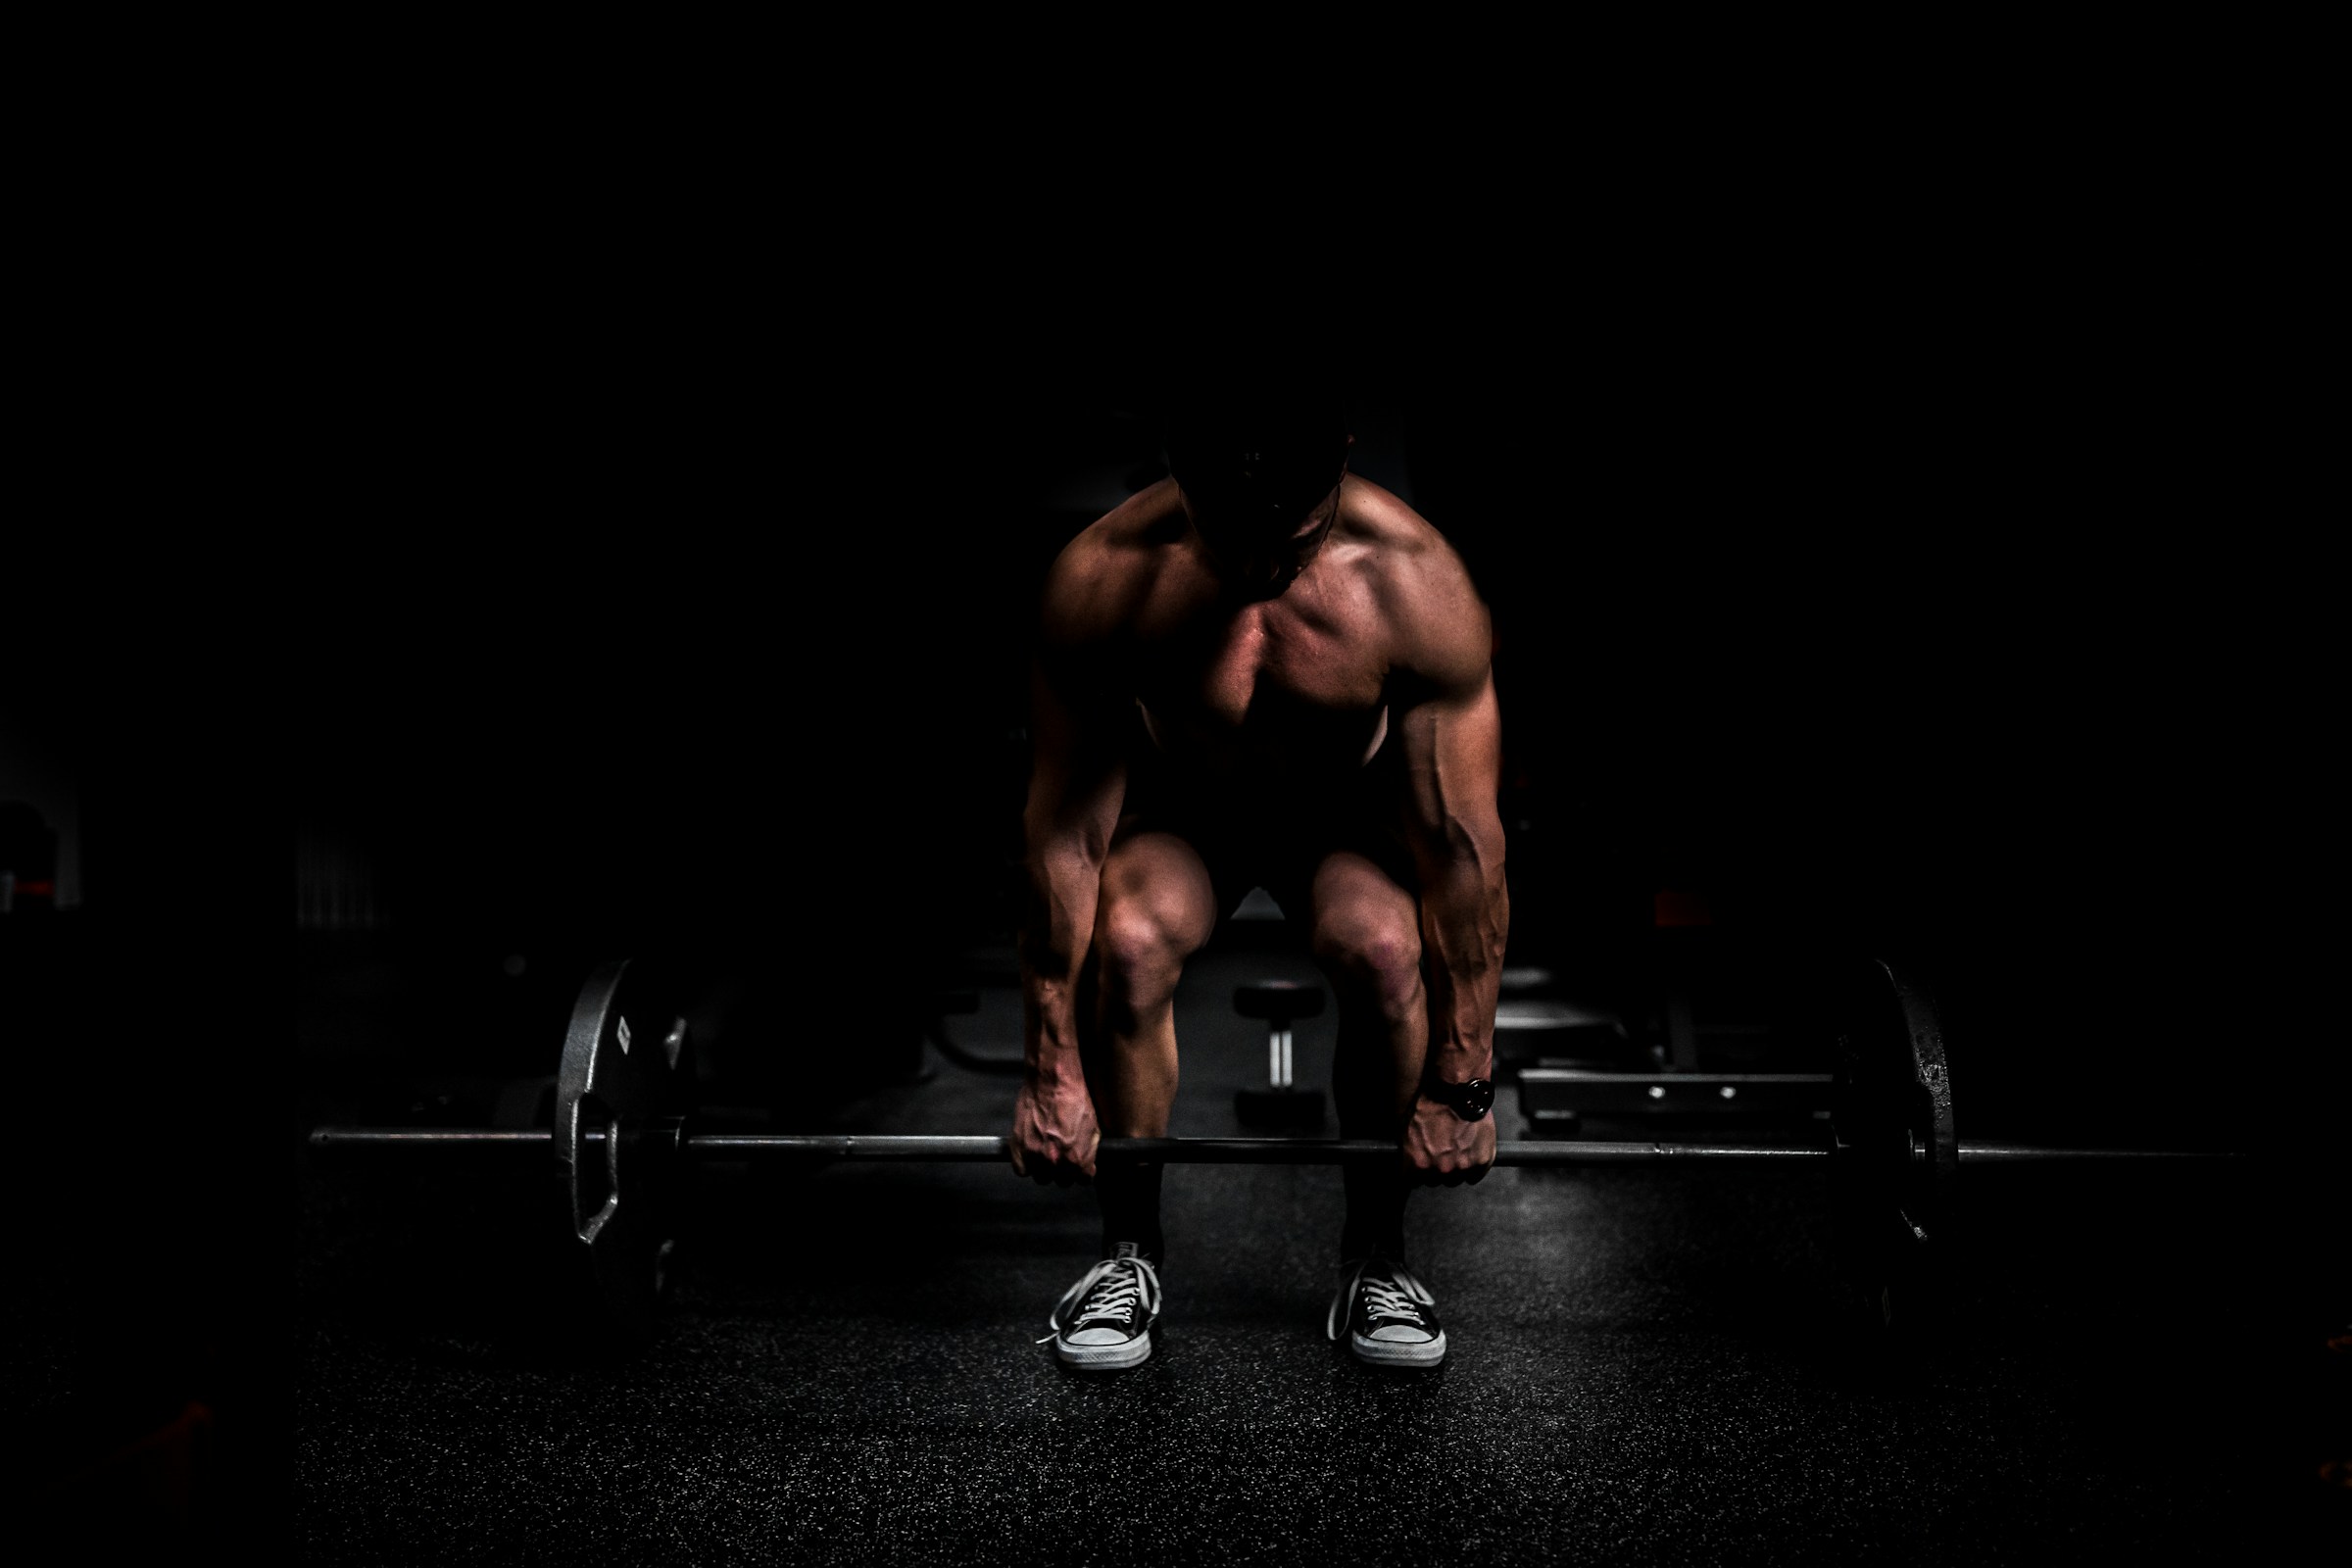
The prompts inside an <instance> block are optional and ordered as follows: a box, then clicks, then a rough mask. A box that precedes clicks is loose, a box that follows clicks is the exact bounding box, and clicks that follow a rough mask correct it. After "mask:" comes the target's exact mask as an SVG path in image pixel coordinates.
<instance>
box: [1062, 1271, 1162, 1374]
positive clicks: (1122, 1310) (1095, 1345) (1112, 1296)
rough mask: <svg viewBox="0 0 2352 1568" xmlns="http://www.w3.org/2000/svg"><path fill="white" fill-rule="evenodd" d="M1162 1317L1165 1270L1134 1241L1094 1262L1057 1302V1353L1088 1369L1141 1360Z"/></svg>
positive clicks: (1107, 1368) (1148, 1353)
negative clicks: (1161, 1286)
mask: <svg viewBox="0 0 2352 1568" xmlns="http://www.w3.org/2000/svg"><path fill="white" fill-rule="evenodd" d="M1158 1321H1159V1274H1158V1272H1157V1271H1156V1270H1155V1269H1153V1268H1152V1264H1151V1262H1150V1260H1149V1259H1147V1258H1145V1257H1143V1256H1142V1255H1141V1254H1140V1253H1139V1252H1138V1251H1137V1250H1136V1246H1135V1244H1134V1243H1133V1242H1121V1243H1120V1244H1119V1246H1118V1250H1117V1251H1116V1252H1114V1253H1112V1254H1111V1255H1110V1256H1109V1257H1106V1258H1104V1259H1103V1261H1102V1262H1100V1263H1097V1264H1096V1265H1095V1266H1094V1267H1093V1268H1090V1269H1088V1270H1087V1271H1086V1273H1085V1274H1084V1275H1083V1276H1082V1277H1081V1278H1080V1279H1079V1281H1078V1283H1077V1284H1075V1285H1073V1286H1071V1287H1070V1288H1069V1289H1068V1290H1067V1291H1065V1292H1063V1293H1062V1297H1061V1299H1060V1300H1058V1301H1056V1302H1054V1314H1053V1316H1051V1317H1049V1318H1047V1319H1046V1326H1047V1327H1048V1328H1050V1329H1052V1330H1053V1331H1054V1334H1053V1339H1054V1354H1055V1355H1058V1356H1060V1357H1061V1359H1062V1361H1063V1362H1064V1363H1065V1364H1067V1365H1070V1366H1074V1367H1081V1368H1084V1369H1085V1370H1087V1371H1090V1372H1093V1371H1114V1370H1116V1369H1118V1368H1120V1367H1129V1366H1139V1365H1141V1364H1142V1363H1143V1362H1144V1361H1145V1360H1146V1359H1148V1358H1149V1357H1150V1356H1151V1354H1152V1324H1154V1323H1156V1322H1158Z"/></svg>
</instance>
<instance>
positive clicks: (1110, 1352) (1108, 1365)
mask: <svg viewBox="0 0 2352 1568" xmlns="http://www.w3.org/2000/svg"><path fill="white" fill-rule="evenodd" d="M1054 1354H1055V1355H1058V1356H1060V1357H1061V1362H1062V1365H1064V1366H1074V1367H1077V1368H1078V1369H1079V1370H1081V1371H1084V1372H1116V1371H1118V1370H1120V1369H1121V1368H1123V1367H1131V1366H1141V1365H1143V1364H1144V1363H1145V1362H1146V1361H1149V1360H1151V1359H1152V1336H1151V1335H1150V1334H1149V1333H1144V1334H1139V1335H1137V1336H1136V1337H1135V1338H1134V1339H1132V1340H1129V1341H1128V1342H1127V1343H1126V1344H1125V1345H1064V1344H1062V1343H1061V1341H1059V1340H1055V1341H1054Z"/></svg>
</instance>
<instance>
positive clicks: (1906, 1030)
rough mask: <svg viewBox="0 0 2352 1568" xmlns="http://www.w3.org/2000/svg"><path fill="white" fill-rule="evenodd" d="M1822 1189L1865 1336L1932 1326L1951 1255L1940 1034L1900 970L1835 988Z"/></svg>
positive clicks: (1874, 967) (1862, 975)
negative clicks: (1833, 1072) (1829, 1153)
mask: <svg viewBox="0 0 2352 1568" xmlns="http://www.w3.org/2000/svg"><path fill="white" fill-rule="evenodd" d="M1835 1034H1836V1038H1837V1043H1838V1082H1837V1087H1836V1090H1835V1098H1834V1101H1833V1109H1832V1111H1831V1128H1832V1145H1833V1153H1834V1156H1835V1157H1834V1158H1833V1159H1832V1161H1831V1185H1832V1192H1833V1197H1834V1201H1835V1203H1836V1211H1837V1236H1838V1252H1839V1257H1840V1262H1841V1265H1842V1268H1843V1271H1844V1273H1845V1276H1846V1279H1847V1283H1848V1285H1849V1286H1850V1288H1851V1290H1852V1292H1853V1296H1854V1299H1855V1303H1856V1311H1857V1315H1858V1317H1859V1319H1860V1321H1861V1323H1862V1325H1863V1326H1864V1328H1865V1329H1866V1331H1867V1332H1870V1333H1872V1334H1874V1335H1875V1334H1882V1333H1886V1332H1906V1333H1907V1332H1910V1331H1913V1330H1916V1329H1917V1328H1919V1327H1921V1326H1923V1325H1924V1324H1926V1323H1927V1322H1928V1321H1930V1320H1931V1319H1932V1317H1933V1311H1934V1307H1935V1305H1936V1299H1937V1298H1938V1282H1939V1279H1940V1275H1941V1271H1942V1269H1943V1267H1944V1264H1945V1260H1946V1258H1947V1256H1948V1254H1949V1252H1950V1250H1951V1242H1952V1238H1951V1227H1952V1223H1953V1218H1954V1214H1955V1208H1956V1205H1955V1201H1954V1199H1955V1191H1954V1190H1955V1187H1956V1185H1957V1183H1958V1180H1959V1174H1960V1145H1959V1140H1958V1138H1957V1136H1956V1134H1955V1133H1954V1131H1953V1124H1952V1089H1951V1077H1950V1074H1949V1071H1948V1070H1947V1067H1946V1065H1945V1060H1944V1043H1943V1026H1942V1023H1941V1020H1940V1019H1939V1018H1938V1017H1937V1014H1936V1003H1935V999H1934V997H1933V995H1932V994H1931V993H1930V991H1929V989H1928V987H1927V985H1926V984H1925V983H1924V982H1923V981H1922V980H1921V978H1920V977H1919V975H1918V974H1917V973H1916V971H1914V970H1913V969H1912V968H1911V967H1909V966H1908V965H1906V964H1903V963H1898V962H1887V961H1882V960H1871V961H1867V962H1863V963H1859V964H1857V965H1855V966H1854V967H1853V968H1852V969H1851V970H1849V971H1848V972H1847V973H1846V974H1844V975H1842V976H1840V977H1839V981H1838V987H1837V994H1836V1017H1835Z"/></svg>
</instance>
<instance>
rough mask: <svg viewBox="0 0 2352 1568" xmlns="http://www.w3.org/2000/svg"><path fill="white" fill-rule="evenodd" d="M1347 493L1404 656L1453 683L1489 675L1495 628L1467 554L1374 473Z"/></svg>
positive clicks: (1351, 518)
mask: <svg viewBox="0 0 2352 1568" xmlns="http://www.w3.org/2000/svg"><path fill="white" fill-rule="evenodd" d="M1346 499H1347V502H1348V511H1347V518H1348V523H1349V526H1350V530H1351V532H1352V534H1353V536H1354V537H1355V539H1356V540H1357V541H1358V542H1359V543H1360V544H1362V545H1363V546H1364V547H1365V549H1364V552H1363V556H1362V558H1361V559H1362V560H1363V562H1364V564H1365V569H1366V571H1367V572H1368V573H1369V574H1370V576H1371V579H1372V583H1373V591H1374V593H1375V594H1376V595H1377V597H1378V599H1379V602H1380V606H1381V611H1382V614H1383V617H1384V618H1385V619H1386V620H1387V622H1388V624H1389V628H1390V635H1391V637H1392V639H1393V641H1394V643H1395V646H1396V651H1397V660H1398V662H1400V663H1402V664H1404V665H1406V666H1407V667H1410V668H1413V669H1416V670H1419V671H1420V672H1422V673H1425V674H1428V675H1430V676H1431V677H1433V678H1435V679H1437V680H1439V681H1440V682H1442V683H1444V684H1446V685H1452V684H1455V683H1457V682H1461V681H1465V680H1468V679H1471V678H1473V677H1476V676H1483V674H1484V672H1485V669H1486V666H1487V663H1488V661H1489V658H1490V656H1491V654H1492V653H1493V641H1492V636H1491V628H1490V626H1489V623H1488V619H1487V607H1486V605H1485V603H1484V602H1483V601H1482V600H1481V599H1480V598H1479V595H1478V588H1477V585H1476V584H1475V583H1473V582H1472V581H1471V579H1470V570H1469V568H1468V567H1467V566H1466V565H1464V564H1463V563H1462V558H1461V556H1460V555H1459V554H1458V553H1457V552H1456V551H1455V550H1454V548H1453V546H1452V545H1451V544H1450V543H1448V542H1447V541H1446V536H1445V535H1444V534H1443V533H1440V532H1439V531H1438V529H1437V528H1436V527H1435V526H1434V525H1432V524H1431V523H1430V521H1429V520H1428V519H1427V518H1426V517H1423V516H1422V515H1420V514H1419V513H1418V512H1416V511H1414V510H1413V509H1412V508H1411V507H1410V506H1408V505H1406V504H1405V502H1404V501H1403V500H1402V499H1401V498H1400V497H1398V496H1397V495H1396V494H1394V493H1393V492H1391V491H1389V490H1386V489H1383V488H1382V487H1381V486H1379V485H1377V484H1374V483H1372V482H1371V481H1370V480H1368V479H1357V478H1352V477H1351V478H1350V479H1349V480H1348V492H1347V497H1346Z"/></svg>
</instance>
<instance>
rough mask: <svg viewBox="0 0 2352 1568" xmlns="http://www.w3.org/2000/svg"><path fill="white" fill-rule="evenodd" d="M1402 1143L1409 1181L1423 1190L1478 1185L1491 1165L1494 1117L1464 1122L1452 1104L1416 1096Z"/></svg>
mask: <svg viewBox="0 0 2352 1568" xmlns="http://www.w3.org/2000/svg"><path fill="white" fill-rule="evenodd" d="M1401 1144H1402V1148H1403V1151H1404V1164H1405V1170H1406V1172H1407V1179H1408V1180H1411V1181H1414V1182H1417V1183H1419V1184H1421V1185H1422V1186H1425V1187H1459V1186H1461V1185H1462V1184H1463V1183H1464V1182H1472V1183H1475V1182H1480V1181H1483V1180H1485V1179H1486V1174H1487V1172H1488V1171H1489V1170H1491V1169H1493V1168H1494V1165H1495V1118H1494V1117H1493V1116H1492V1115H1488V1116H1481V1117H1480V1118H1479V1119H1478V1120H1476V1121H1464V1120H1462V1118H1461V1117H1459V1116H1457V1115H1455V1114H1454V1113H1453V1107H1452V1106H1451V1105H1441V1104H1439V1103H1437V1102H1436V1101H1434V1100H1432V1099H1430V1098H1429V1097H1428V1096H1427V1095H1421V1096H1417V1097H1415V1099H1414V1101H1413V1117H1412V1120H1410V1121H1408V1122H1406V1123H1405V1125H1404V1137H1403V1139H1402V1140H1401Z"/></svg>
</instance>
